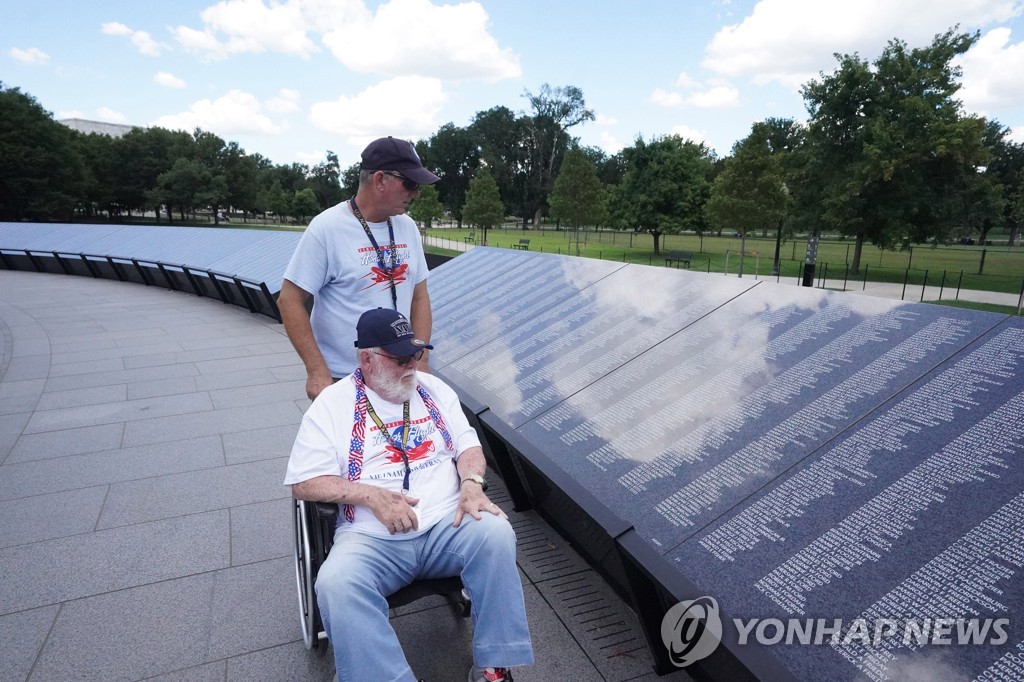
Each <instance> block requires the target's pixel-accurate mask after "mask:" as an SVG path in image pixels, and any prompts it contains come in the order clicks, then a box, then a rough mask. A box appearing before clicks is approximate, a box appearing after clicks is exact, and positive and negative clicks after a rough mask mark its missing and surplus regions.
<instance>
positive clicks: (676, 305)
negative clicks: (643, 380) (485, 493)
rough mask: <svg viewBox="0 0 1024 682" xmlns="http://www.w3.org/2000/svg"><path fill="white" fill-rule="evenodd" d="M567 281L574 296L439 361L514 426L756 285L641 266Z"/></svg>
mask: <svg viewBox="0 0 1024 682" xmlns="http://www.w3.org/2000/svg"><path fill="white" fill-rule="evenodd" d="M572 281H573V282H576V283H578V284H580V288H579V290H578V292H577V293H575V295H573V296H569V297H566V298H564V299H563V300H562V301H561V302H559V303H557V304H555V305H550V306H548V307H547V308H546V309H533V308H532V307H531V308H527V309H526V310H527V313H528V314H523V315H518V316H516V319H515V324H511V325H509V324H506V325H503V330H502V332H503V333H502V334H501V335H500V336H498V337H497V338H494V339H493V340H491V341H490V342H488V343H486V344H483V345H481V346H480V347H479V348H478V349H476V350H475V351H473V352H470V353H467V354H466V355H463V356H462V357H460V358H458V359H457V360H455V361H453V362H451V363H448V364H444V365H441V366H440V367H441V370H440V371H441V372H442V373H443V375H444V376H445V378H446V379H448V380H449V381H451V382H453V383H455V384H457V385H459V386H460V387H462V388H463V389H464V390H465V391H466V392H467V393H468V394H470V395H472V396H473V397H474V398H476V399H477V400H478V401H479V402H480V403H482V404H484V405H487V407H489V408H490V411H491V412H492V413H494V414H495V415H496V416H497V417H498V418H500V419H501V420H503V421H504V422H505V423H507V424H510V425H511V426H513V427H517V426H519V425H521V424H523V423H524V422H526V421H528V420H529V419H531V418H533V417H535V416H537V415H538V414H541V413H542V412H544V411H545V410H547V409H548V408H550V407H552V406H554V405H556V404H557V403H560V402H561V401H563V400H565V399H566V398H568V397H569V396H571V395H573V394H575V393H577V392H578V391H580V390H581V389H583V388H585V387H587V386H588V385H590V384H592V383H594V382H595V381H598V380H600V379H602V378H604V377H605V376H606V375H608V374H609V373H611V372H614V371H615V370H616V369H618V368H619V367H621V366H622V365H624V364H626V363H627V362H629V361H631V360H633V359H634V358H636V357H637V356H638V355H641V354H643V353H645V352H647V351H648V350H650V349H651V348H653V347H655V346H657V345H658V344H660V343H662V342H664V341H665V340H666V339H668V338H669V337H671V336H672V335H674V334H677V333H679V331H680V330H682V329H684V328H686V327H687V326H688V325H691V324H694V323H695V322H696V321H698V320H700V319H701V318H703V317H704V316H706V315H708V314H709V313H711V312H712V311H714V310H715V309H717V308H719V307H720V306H722V305H725V304H726V303H727V302H728V301H730V300H731V299H733V298H735V297H737V296H739V295H740V294H742V293H743V292H744V291H746V290H748V289H749V288H751V287H753V286H755V285H756V284H757V282H756V281H755V280H753V279H746V280H740V279H736V278H726V277H722V276H721V275H705V274H699V273H696V274H695V273H689V272H683V271H674V270H666V269H664V268H653V267H649V266H643V265H629V266H626V267H623V268H621V269H618V270H617V271H615V272H613V273H610V274H608V275H607V276H605V277H602V278H600V279H596V280H595V281H594V282H593V283H592V284H590V285H588V286H582V282H581V279H580V277H579V276H578V275H577V276H575V277H574V278H573V280H572ZM548 300H549V301H550V300H551V299H550V297H549V298H548ZM508 305H509V306H515V307H523V306H524V305H525V302H519V301H510V302H509V303H508ZM545 440H547V439H545Z"/></svg>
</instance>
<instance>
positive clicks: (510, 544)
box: [463, 514, 516, 561]
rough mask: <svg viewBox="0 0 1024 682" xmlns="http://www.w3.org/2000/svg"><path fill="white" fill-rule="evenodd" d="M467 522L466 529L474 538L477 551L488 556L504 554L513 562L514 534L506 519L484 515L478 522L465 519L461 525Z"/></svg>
mask: <svg viewBox="0 0 1024 682" xmlns="http://www.w3.org/2000/svg"><path fill="white" fill-rule="evenodd" d="M467 522H468V525H467V526H466V528H467V529H470V530H471V532H472V533H473V534H474V535H475V536H476V538H477V547H478V549H479V550H481V551H484V552H487V553H488V554H506V555H508V556H509V557H510V558H511V559H512V560H513V561H514V560H515V555H516V532H515V530H513V528H512V524H510V523H509V522H508V519H506V518H504V517H501V516H494V515H493V514H484V515H482V516H481V517H480V520H479V521H477V520H476V519H473V518H471V517H466V518H465V519H464V520H463V524H466V523H467Z"/></svg>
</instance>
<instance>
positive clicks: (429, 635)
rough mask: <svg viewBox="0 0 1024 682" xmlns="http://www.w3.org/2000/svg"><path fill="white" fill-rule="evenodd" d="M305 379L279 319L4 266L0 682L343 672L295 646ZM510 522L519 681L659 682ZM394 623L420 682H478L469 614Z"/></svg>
mask: <svg viewBox="0 0 1024 682" xmlns="http://www.w3.org/2000/svg"><path fill="white" fill-rule="evenodd" d="M304 379H305V375H304V371H303V367H302V365H301V363H300V362H299V360H298V357H297V356H296V355H295V353H294V351H293V350H292V348H291V345H290V344H289V342H288V340H287V338H286V336H285V335H284V331H283V328H282V326H281V325H280V324H278V323H276V322H274V321H272V320H270V319H269V318H266V317H263V316H260V315H253V314H251V313H248V312H246V311H245V310H243V309H241V308H238V307H235V306H230V305H224V304H222V303H220V302H218V301H214V300H211V299H208V298H198V297H195V296H191V295H188V294H182V293H177V292H173V291H168V290H164V289H158V288H155V287H152V288H151V287H144V286H142V285H136V284H127V283H120V282H116V281H108V280H98V279H89V278H83V277H65V276H60V275H48V274H37V273H28V272H11V271H6V270H0V643H2V646H0V681H8V680H10V681H21V680H33V681H39V680H43V681H50V680H61V681H63V680H103V681H104V682H106V681H111V680H144V679H145V680H165V681H171V680H181V681H183V682H184V681H188V682H193V681H210V682H213V681H227V680H232V681H234V680H268V681H275V680H299V681H303V680H310V681H314V680H324V681H325V680H329V679H331V676H332V675H333V673H334V670H333V662H332V659H331V657H330V656H329V655H328V656H326V657H320V656H317V655H316V654H313V653H310V652H307V651H306V650H305V649H304V648H303V646H302V641H301V634H300V628H299V612H298V611H299V610H298V605H297V598H296V588H295V573H294V561H293V558H292V557H293V550H292V527H291V513H290V502H289V491H288V490H287V489H286V488H285V487H284V486H283V485H281V480H282V479H283V476H284V470H285V463H286V460H287V455H288V451H289V448H290V445H291V441H292V438H293V437H294V434H295V431H296V429H297V426H298V424H299V421H300V419H301V417H302V414H303V411H304V410H305V409H306V407H307V406H308V401H307V400H306V398H305V391H304V383H305V381H304ZM497 499H498V501H499V502H504V505H503V506H504V507H505V508H506V509H507V510H509V504H508V501H507V497H501V496H500V492H499V496H498V498H497ZM509 511H511V510H509ZM510 517H511V520H512V522H513V525H514V526H515V528H516V531H517V534H518V538H519V561H518V563H519V567H520V569H521V575H522V578H523V585H524V591H525V594H526V601H527V608H528V612H529V616H530V626H531V630H532V633H533V640H534V645H535V651H536V657H537V664H536V665H534V666H532V667H528V668H522V669H519V670H517V671H516V680H518V681H519V682H531V681H541V682H546V681H554V680H570V679H573V680H607V681H609V682H611V681H619V680H653V679H656V676H655V675H654V673H653V672H652V668H651V664H652V661H651V657H650V654H649V651H648V649H647V646H646V643H645V641H644V639H643V636H642V635H641V634H640V632H639V629H638V627H637V624H636V619H635V617H634V616H633V614H632V612H630V611H629V609H627V608H626V607H625V606H624V605H623V603H622V602H621V600H619V598H618V597H617V596H616V595H615V594H614V593H613V592H612V591H611V590H610V589H609V588H608V587H607V586H606V585H605V583H604V582H603V581H602V580H601V579H600V578H599V577H598V576H597V574H595V573H594V571H593V570H591V569H590V568H589V567H588V566H587V565H586V564H585V563H584V562H583V561H582V560H581V559H580V558H579V556H578V555H577V554H576V553H575V552H574V551H573V550H572V549H571V548H570V547H568V546H567V545H566V543H565V542H564V541H563V540H561V539H560V538H559V537H558V535H557V534H555V533H554V532H553V531H552V530H551V528H550V527H549V526H547V525H546V524H545V523H544V522H543V520H541V519H540V518H539V517H537V516H536V515H535V514H534V513H533V512H531V511H525V512H511V513H510ZM392 622H393V623H394V624H395V628H396V630H397V632H398V633H399V637H400V639H401V640H402V642H403V645H404V646H405V650H406V652H407V654H408V657H409V659H410V662H411V664H412V665H413V668H414V670H415V672H416V674H417V675H418V676H419V677H423V678H425V679H426V680H429V681H432V682H434V681H441V682H443V681H446V680H452V681H455V680H463V679H465V673H466V670H467V668H468V667H469V665H470V662H471V658H470V644H469V643H470V635H471V624H470V623H469V622H468V621H467V620H463V619H457V618H456V617H455V616H454V615H453V614H452V612H451V611H450V610H449V607H447V606H446V605H443V604H439V603H437V602H430V601H429V600H425V601H422V602H419V603H417V604H414V605H412V606H409V607H406V609H405V610H403V611H402V612H400V613H395V614H393V618H392ZM353 633H354V635H355V636H358V624H353ZM664 679H674V680H679V679H688V678H687V677H686V676H685V675H684V674H683V673H682V672H677V673H674V674H673V675H672V676H669V677H666V678H664Z"/></svg>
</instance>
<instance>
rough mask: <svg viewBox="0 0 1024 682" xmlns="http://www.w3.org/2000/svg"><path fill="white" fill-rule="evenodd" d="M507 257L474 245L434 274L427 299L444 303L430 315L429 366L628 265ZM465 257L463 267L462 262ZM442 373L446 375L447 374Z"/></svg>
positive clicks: (541, 255) (539, 256) (504, 331)
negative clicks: (432, 318)
mask: <svg viewBox="0 0 1024 682" xmlns="http://www.w3.org/2000/svg"><path fill="white" fill-rule="evenodd" d="M511 253H514V252H509V251H508V250H502V249H495V248H488V247H476V248H474V249H471V250H470V251H468V252H466V253H465V254H463V255H461V256H459V257H458V258H456V259H454V260H452V261H449V262H448V263H445V264H444V265H442V266H441V267H439V268H437V269H436V270H434V271H433V273H432V274H431V276H430V285H429V286H430V291H431V299H432V300H434V299H437V300H440V301H443V303H442V304H440V305H438V306H437V307H435V308H434V311H433V312H434V325H433V329H434V332H433V336H432V337H431V343H432V344H433V345H434V351H433V352H432V353H431V356H430V364H431V366H432V367H434V368H437V369H444V368H445V367H446V366H447V365H449V364H451V363H453V362H455V361H456V360H458V359H459V358H461V357H462V356H464V355H466V354H467V353H469V352H471V351H473V350H476V349H477V348H480V347H481V346H483V345H484V344H485V343H487V342H488V341H490V340H492V339H495V338H498V337H502V336H506V335H508V334H511V333H514V332H515V330H517V329H518V328H519V327H521V326H522V325H524V324H526V323H528V322H529V321H530V320H532V319H534V318H535V317H537V316H538V315H541V314H543V313H544V312H545V311H547V310H548V309H549V308H552V307H554V306H557V305H558V304H559V303H561V302H563V301H565V300H567V299H573V298H575V297H578V296H579V292H580V291H581V290H586V289H587V288H588V287H590V286H591V285H592V284H594V283H595V282H597V281H599V280H600V279H602V278H604V277H607V276H609V275H610V274H612V273H613V272H615V271H616V270H620V269H622V268H625V267H627V266H626V265H624V264H623V263H615V262H611V261H599V260H592V259H587V258H570V257H565V256H556V255H552V254H544V253H528V254H518V253H515V254H514V255H510V254H511ZM467 257H468V258H469V260H468V261H467V262H465V263H464V262H463V261H462V259H463V258H467ZM510 266H511V267H510ZM452 272H454V273H455V276H452V274H451V273H452ZM435 278H436V279H437V281H436V282H435ZM498 360H500V359H498ZM491 366H492V367H494V368H495V369H500V365H499V364H495V363H493V362H492V363H491ZM443 374H444V376H446V377H448V374H447V373H446V372H443Z"/></svg>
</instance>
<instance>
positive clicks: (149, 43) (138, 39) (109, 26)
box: [100, 21, 160, 57]
mask: <svg viewBox="0 0 1024 682" xmlns="http://www.w3.org/2000/svg"><path fill="white" fill-rule="evenodd" d="M100 32H102V33H103V34H104V35H108V36H129V37H130V38H131V41H132V45H134V46H135V47H136V49H138V51H139V52H140V53H141V54H144V55H146V56H147V57H159V56H160V43H158V42H156V41H155V40H153V36H151V35H149V33H147V32H146V31H135V30H132V29H131V28H129V27H128V26H125V25H124V24H122V23H120V22H117V21H109V22H107V23H105V24H102V25H101V26H100Z"/></svg>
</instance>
